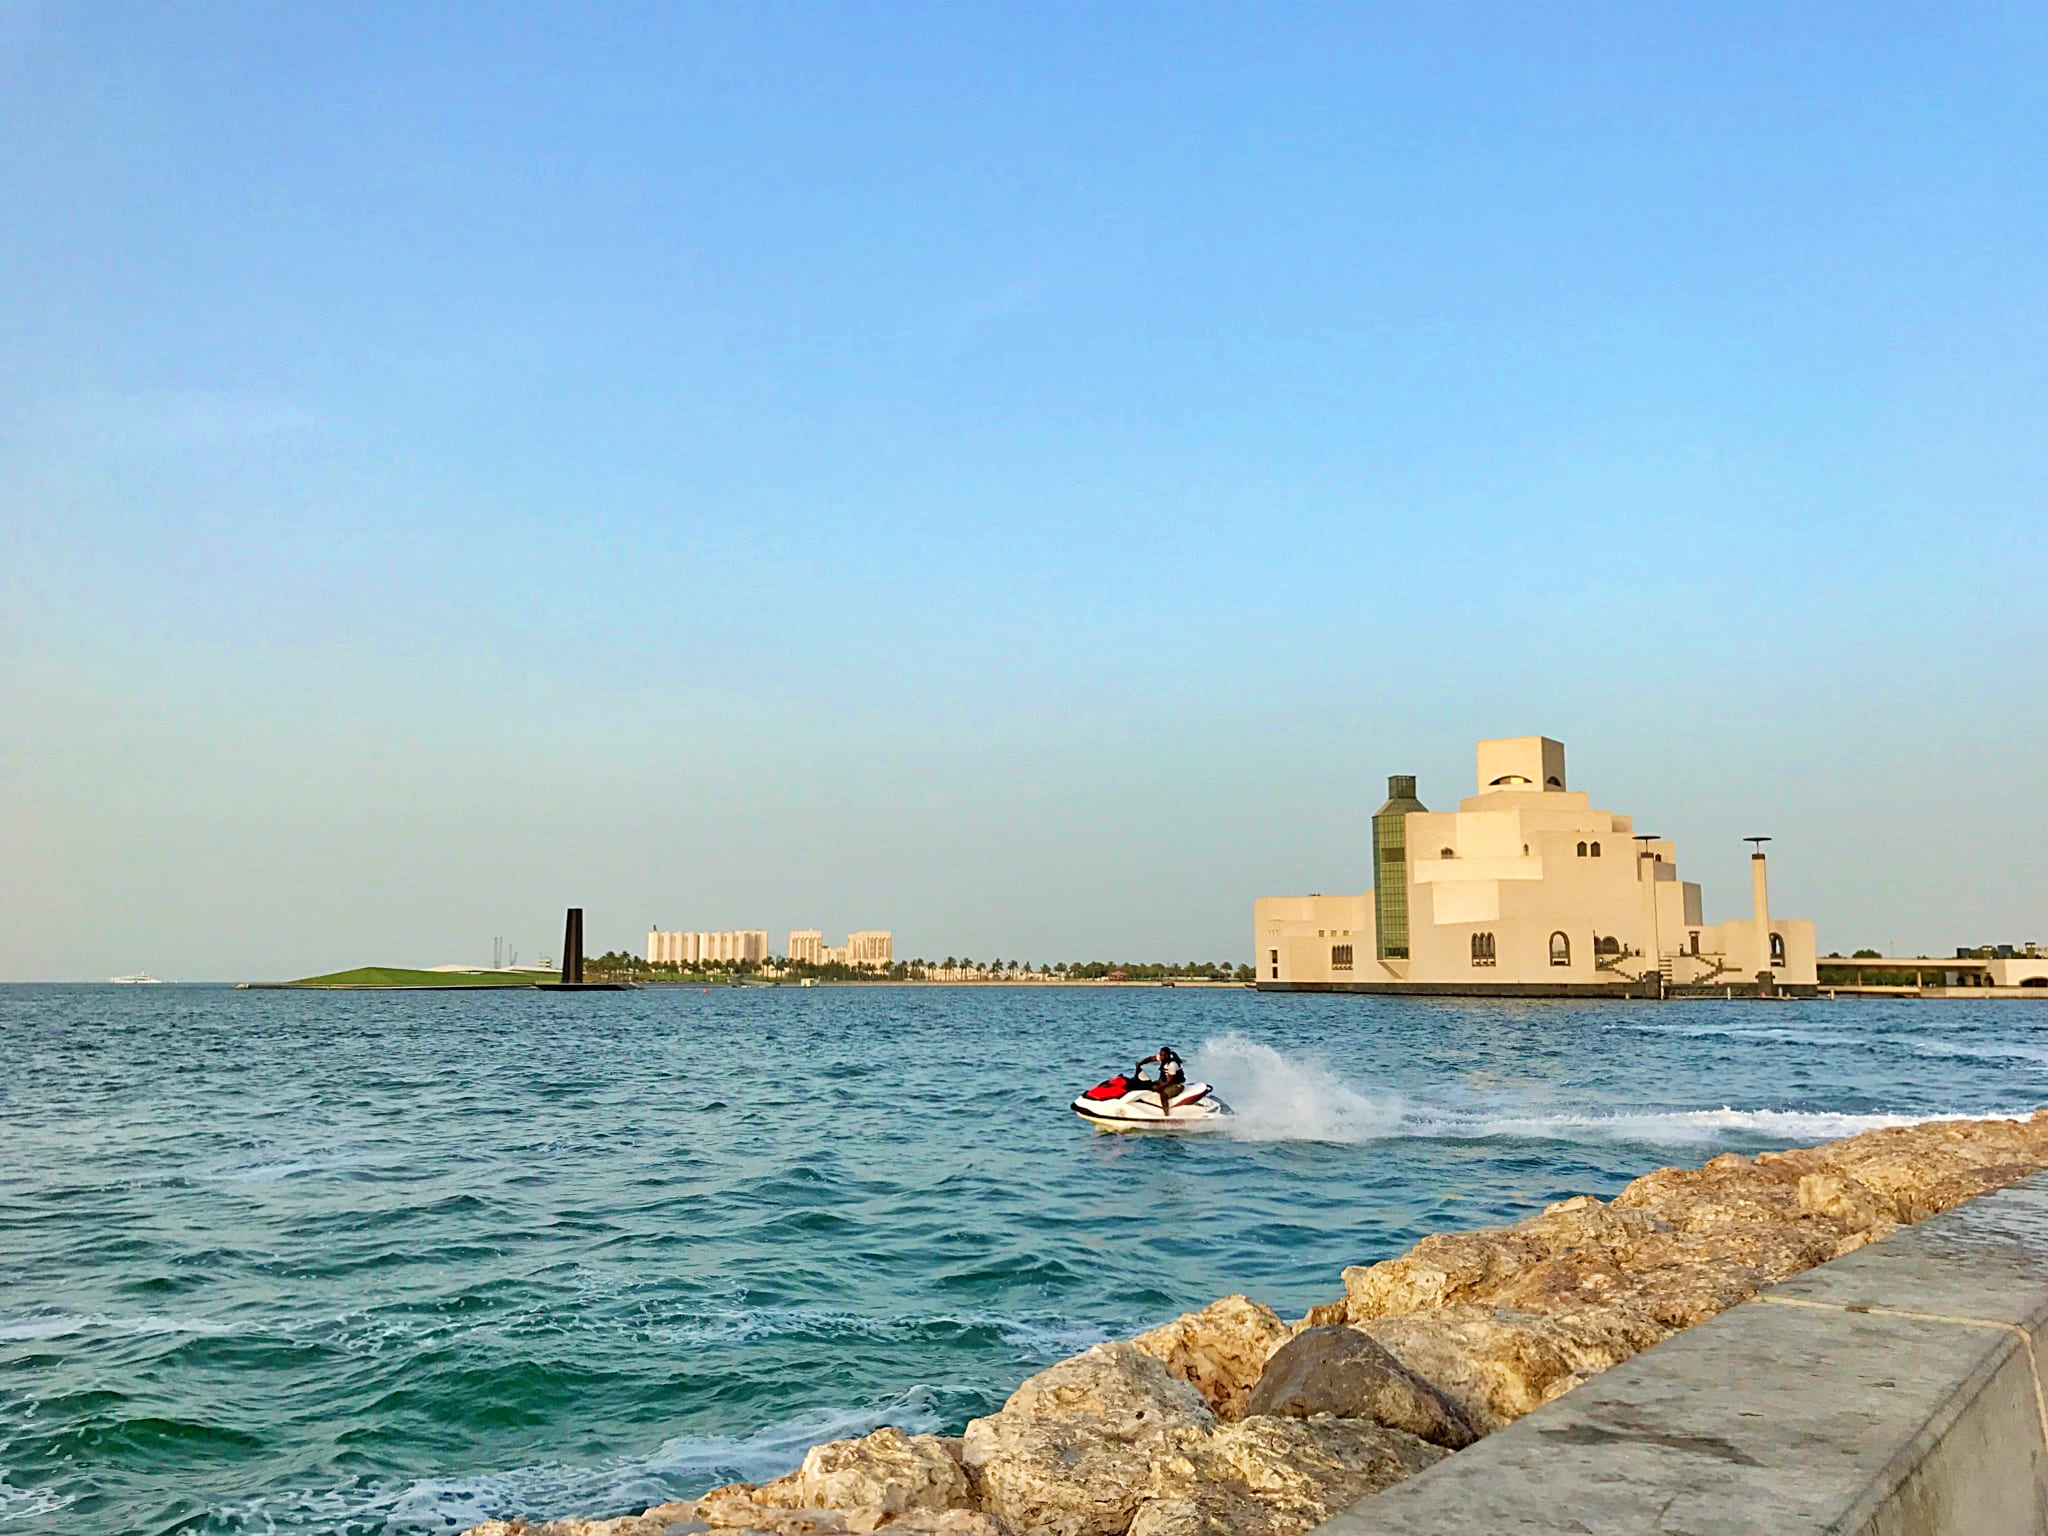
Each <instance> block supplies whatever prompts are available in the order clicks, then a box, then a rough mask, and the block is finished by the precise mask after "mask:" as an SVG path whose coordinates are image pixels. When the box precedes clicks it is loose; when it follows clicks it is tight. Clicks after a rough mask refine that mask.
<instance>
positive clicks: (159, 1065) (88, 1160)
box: [0, 986, 2048, 1536]
mask: <svg viewBox="0 0 2048 1536" xmlns="http://www.w3.org/2000/svg"><path fill="white" fill-rule="evenodd" d="M1162 1044H1170V1045H1173V1046H1174V1047H1175V1048H1176V1049H1178V1050H1179V1051H1180V1052H1181V1053H1182V1054H1183V1055H1184V1056H1185V1057H1186V1058H1187V1061H1188V1064H1189V1068H1190V1075H1191V1076H1194V1077H1198V1078H1201V1079H1205V1080H1207V1081H1209V1082H1211V1083H1213V1084H1214V1085H1215V1087H1216V1089H1217V1091H1218V1092H1219V1093H1220V1094H1221V1095H1222V1097H1223V1098H1224V1099H1225V1100H1226V1101H1228V1102H1229V1103H1230V1104H1231V1105H1232V1106H1233V1107H1234V1108H1235V1109H1236V1111H1237V1116H1236V1118H1235V1119H1234V1120H1233V1121H1232V1123H1231V1127H1230V1129H1229V1130H1228V1132H1226V1133H1218V1134H1212V1135H1207V1136H1203V1137H1199V1138H1197V1137H1187V1138H1180V1139H1172V1138H1163V1137H1138V1136H1122V1137H1120V1136H1111V1135H1105V1134H1102V1133H1100V1132H1097V1131H1095V1130H1093V1129H1091V1128H1090V1127H1089V1126H1088V1125H1086V1124H1085V1123H1083V1122H1082V1121H1081V1120H1079V1119H1078V1118H1077V1117H1075V1116H1074V1115H1073V1114H1071V1113H1069V1112H1068V1109H1067V1105H1068V1103H1069V1101H1070V1100H1071V1099H1072V1098H1073V1097H1074V1095H1075V1094H1076V1093H1077V1092H1079V1091H1080V1090H1081V1089H1083V1088H1086V1087H1088V1086H1089V1085H1091V1084H1093V1083H1095V1082H1097V1081H1099V1080H1100V1079H1102V1078H1104V1077H1106V1076H1108V1075H1109V1074H1110V1073H1111V1072H1113V1071H1116V1070H1120V1069H1123V1068H1126V1067H1128V1066H1129V1064H1130V1063H1131V1062H1132V1061H1134V1060H1135V1059H1136V1058H1137V1057H1139V1056H1141V1055H1146V1054H1149V1053H1150V1052H1152V1051H1153V1050H1155V1049H1156V1048H1157V1047H1159V1046H1160V1045H1162ZM0 1067H4V1070H0V1536H5V1533H11V1532H14V1531H23V1532H36V1533H38V1536H41V1533H51V1536H74V1533H75V1536H87V1533H91V1536H120V1533H129V1532H134V1533H169V1532H193V1533H199V1532H205V1533H250V1532H322V1533H337V1532H338V1533H349V1536H372V1533H376V1536H418V1533H430V1532H454V1531H457V1530H459V1529H461V1528H463V1527H465V1526H468V1525H470V1524H472V1523H474V1522H476V1521H479V1520H483V1519H486V1518H489V1517H492V1516H511V1515H528V1516H534V1517H546V1516H555V1515H562V1514H590V1515H596V1514H617V1513H621V1512H625V1511H629V1510H637V1509H639V1508H641V1507H643V1506H645V1505H648V1504H653V1503H657V1502H659V1501H661V1500H663V1499H670V1498H681V1497H689V1496H692V1495H694V1494H696V1493H699V1492H701V1491H702V1490H704V1489H705V1488H708V1487H710V1486H713V1485H715V1484H717V1483H721V1482H726V1481H730V1480H732V1479H735V1478H747V1479H762V1478H767V1477H771V1476H774V1475H776V1474H778V1473H781V1472H784V1471H787V1470H789V1469H790V1468H791V1467H793V1466H794V1465H795V1463H796V1462H797V1461H798V1459H800V1457H801V1455H802V1453H803V1451H804V1449H805V1447H807V1446H809V1445H810V1444H812V1443H813V1442H816V1441H820V1440H826V1439H833V1438H837V1437H841V1436H846V1435H854V1434H860V1433H863V1432H865V1431H867V1430H868V1429H870V1428H872V1427H874V1426H877V1425H880V1424H885V1423H888V1424H896V1425H899V1426H902V1427H904V1428H906V1429H912V1430H949V1431H957V1430H958V1429H959V1428H960V1427H961V1425H962V1424H963V1423H964V1422H965V1421H966V1420H967V1419H968V1418H970V1417H971V1416H974V1415H976V1414H982V1413H986V1412H988V1411H990V1410H991V1409H993V1408H994V1407H996V1406H997V1405H998V1404H1000V1403H1001V1402H1002V1400H1003V1398H1004V1397H1005V1396H1006V1395H1007V1394H1008V1393H1009V1391H1010V1390H1011V1389H1012V1388H1014V1387H1015V1386H1016V1385H1017V1383H1018V1382H1019V1381H1021V1380H1022V1379H1023V1378H1024V1377H1026V1376H1028V1375H1029V1374H1031V1373H1032V1372H1033V1371H1036V1370H1038V1369H1040V1368H1042V1367H1043V1366H1045V1365H1047V1364H1049V1363H1050V1362H1052V1361H1054V1360H1058V1359H1060V1358H1062V1357H1064V1356H1066V1355H1068V1354H1071V1353H1073V1352H1075V1351H1077V1350H1079V1349H1082V1348H1084V1347H1085V1346H1087V1345H1088V1344H1090V1343H1092V1342H1094V1341H1096V1340H1099V1339H1104V1338H1109V1337H1113V1336H1124V1335H1129V1334H1131V1333H1133V1332H1135V1331H1137V1330H1139V1329H1142V1328H1145V1327H1147V1326H1150V1325H1152V1324H1155V1323H1158V1322H1160V1321H1162V1320H1164V1319H1166V1318H1169V1317H1172V1316H1174V1315H1176V1314H1177V1313H1180V1312H1183V1311H1186V1310H1189V1309H1191V1308H1195V1307H1199V1306H1202V1305H1204V1304H1206V1303H1207V1302H1209V1301H1211V1300H1213V1299H1215V1298H1216V1297H1218V1296H1222V1295H1225V1294H1228V1293H1230V1292H1233V1291H1242V1292H1245V1293H1247V1294H1249V1295H1251V1296H1253V1297H1255V1298H1257V1299H1259V1300H1261V1301H1264V1302H1268V1303H1270V1304H1271V1305H1272V1306H1274V1307H1275V1308H1277V1309H1278V1310H1279V1311H1280V1312H1281V1313H1282V1314H1283V1315H1287V1316H1294V1315H1299V1314H1300V1313H1301V1312H1303V1311H1305V1310H1306V1309H1307V1308H1308V1307H1309V1306H1311V1305H1313V1304H1315V1303H1317V1302H1322V1301H1328V1300H1331V1299H1334V1298H1335V1297H1337V1296H1339V1295H1340V1294H1341V1293H1342V1282H1341V1281H1340V1279H1339V1271H1340V1270H1341V1269H1342V1268H1343V1267H1344V1266H1345V1265H1347V1264H1362V1263H1370V1262H1372V1261H1374V1260H1377V1259H1383V1258H1387V1257H1389V1256H1391V1255H1394V1254H1397V1253H1399V1252H1401V1251H1402V1250H1403V1249H1405V1248H1407V1247H1408V1246H1409V1245H1410V1244H1411V1243H1413V1242H1414V1241H1415V1240H1416V1239H1417V1238H1419V1237H1422V1236H1423V1235H1425V1234H1427V1233H1430V1232H1437V1231H1444V1230H1448V1229H1455V1228H1463V1227H1473V1226H1480V1225H1485V1224H1488V1223H1496V1222H1505V1221H1512V1220H1515V1219H1516V1218H1518V1217H1521V1216H1525V1215H1528V1214H1530V1213H1532V1212H1535V1211H1537V1210H1539V1209H1541V1208H1542V1207H1543V1206H1544V1205H1545V1204H1547V1203H1549V1202H1550V1201H1553V1200H1558V1199H1562V1198H1564V1197H1566V1196H1569V1195H1574V1194H1581V1193H1591V1194H1596V1195H1602V1196H1606V1195H1612V1194H1613V1193H1614V1192H1616V1191H1617V1190H1619V1189H1620V1188H1621V1187H1622V1185H1624V1184H1625V1183H1627V1182H1628V1181H1629V1180H1630V1179H1632V1178H1634V1177H1635V1176H1637V1175H1638V1174H1641V1173H1643V1172H1645V1171H1647V1170H1649V1169H1651V1168H1655V1167H1658V1166H1660V1165H1664V1164H1669V1163H1684V1164H1697V1163H1699V1162H1701V1161H1704V1160H1705V1159H1706V1158H1709V1157H1712V1156H1713V1155H1715V1154H1716V1153H1720V1152H1727V1151H1745V1152H1747V1151H1759V1150H1763V1149H1765V1148H1774V1147H1785V1146H1791V1145H1797V1144H1802V1143H1811V1142H1816V1141H1822V1140H1827V1139H1831V1138H1834V1137H1840V1136H1847V1135H1851V1134H1854V1133H1855V1132H1858V1131H1862V1130H1867V1129H1870V1128H1872V1127H1876V1126H1887V1125H1901V1124H1905V1123H1908V1122H1912V1121H1918V1120H1923V1119H1928V1118H1933V1117H1937V1116H1945V1115H1987V1114H2012V1113H2024V1112H2027V1111H2030V1110H2032V1109H2034V1108H2035V1107H2037V1106H2039V1105H2042V1104H2048V1000H2044V1001H2043V1003H2035V1002H2032V1001H2030V1000H2027V1001H2020V1000H1996V1001H1985V1002H1979V1003H1970V1002H1949V1001H1943V1002H1922V1001H1910V1000H1896V1001H1895V1000H1885V999H1858V1000H1853V1001H1852V1000H1847V999H1843V1000H1836V1001H1830V1000H1816V1001H1811V1002H1781V1003H1758V1002H1741V1001H1736V1002H1722V1001H1697V1002H1671V1003H1663V1004H1657V1003H1647V1002H1633V1003H1614V1002H1599V1003H1592V1002H1588V1003H1563V1002H1466V1001H1448V1000H1422V999H1392V998H1363V997H1343V996H1306V995H1272V994H1258V993H1254V992H1250V991H1246V990H1241V989H1213V990H1212V989H1196V988H1187V987H1180V988H1096V989H1082V988H1072V989H1062V988H1038V987H1026V986H1014V987H1008V986H1006V987H979V988H977V987H889V986H860V987H821V988H816V989H804V990H798V989H793V988H791V989H782V988H740V989H734V988H714V989H710V990H701V989H697V988H663V989H658V990H656V989H649V990H645V991H638V992H615V993H588V994H580V995H563V994H549V993H544V992H528V991H516V992H508V991H495V992H456V993H439V994H437V993H418V992H388V993H372V992H359V993H307V992H263V991H236V990H233V989H231V988H226V987H201V986H160V987H87V986H50V987H40V986H10V987H0Z"/></svg>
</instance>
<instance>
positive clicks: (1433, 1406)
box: [1245, 1327, 1479, 1451]
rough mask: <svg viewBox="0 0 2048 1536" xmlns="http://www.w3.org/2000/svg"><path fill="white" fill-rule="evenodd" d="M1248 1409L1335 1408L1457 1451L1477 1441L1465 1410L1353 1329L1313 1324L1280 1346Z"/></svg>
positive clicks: (1294, 1414)
mask: <svg viewBox="0 0 2048 1536" xmlns="http://www.w3.org/2000/svg"><path fill="white" fill-rule="evenodd" d="M1245 1412H1246V1413H1247V1414H1256V1415H1260V1416H1262V1417H1277V1418H1293V1419H1307V1418H1313V1417H1315V1416H1316V1415H1317V1414H1335V1415H1337V1416H1338V1417H1339V1418H1344V1419H1367V1420H1370V1421H1371V1422H1373V1423H1375V1424H1383V1425H1385V1426H1387V1427H1388V1428H1389V1429H1400V1430H1406V1431H1407V1432H1408V1433H1409V1434H1412V1435H1417V1436H1420V1437H1421V1438H1422V1439H1424V1440H1427V1441H1429V1442H1430V1443H1431V1444H1433V1445H1442V1446H1447V1447H1449V1448H1450V1449H1451V1450H1454V1451H1455V1450H1459V1449H1462V1448H1463V1447H1465V1446H1468V1445H1470V1444H1471V1443H1472V1442H1473V1441H1474V1440H1476V1439H1478V1438H1479V1436H1478V1434H1477V1433H1476V1432H1475V1431H1474V1430H1473V1428H1472V1425H1471V1423H1470V1421H1468V1420H1467V1419H1466V1417H1465V1414H1464V1411H1463V1410H1462V1409H1460V1408H1459V1407H1458V1406H1457V1405H1456V1404H1455V1403H1453V1402H1451V1400H1450V1399H1449V1398H1447V1397H1445V1396H1444V1395H1443V1394H1442V1393H1441V1392H1439V1391H1437V1389H1436V1388H1435V1387H1433V1386H1431V1385H1430V1384H1429V1383H1428V1382H1426V1381H1424V1380H1423V1379H1422V1378H1421V1377H1419V1376H1417V1375H1416V1374H1415V1373H1414V1372H1413V1371H1411V1370H1409V1369H1408V1368H1407V1367H1406V1366H1404V1365H1402V1364H1401V1362H1400V1361H1398V1360H1396V1359H1395V1358H1394V1357H1393V1356H1392V1355H1391V1354H1389V1353H1388V1352H1387V1350H1386V1347H1385V1346H1384V1345H1382V1344H1380V1343H1379V1342H1378V1341H1377V1340H1376V1339H1374V1338H1372V1337H1371V1336H1370V1335H1369V1334H1364V1333H1360V1332H1359V1331H1358V1330H1357V1329H1356V1328H1348V1327H1324V1328H1310V1329H1308V1330H1306V1331H1305V1332H1302V1333H1298V1334H1296V1335H1295V1336H1294V1337H1293V1338H1292V1339H1290V1340H1288V1342H1287V1343H1285V1344H1283V1345H1281V1346H1280V1348H1279V1349H1278V1350H1276V1351H1275V1352H1274V1354H1273V1358H1272V1359H1270V1360H1268V1361H1267V1362H1266V1369H1265V1372H1264V1374H1262V1375H1261V1376H1260V1377H1259V1381H1258V1385H1257V1386H1255V1387H1254V1388H1253V1389H1252V1392H1251V1396H1250V1397H1249V1399H1247V1401H1246V1404H1245Z"/></svg>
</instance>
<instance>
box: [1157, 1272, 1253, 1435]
mask: <svg viewBox="0 0 2048 1536" xmlns="http://www.w3.org/2000/svg"><path fill="white" fill-rule="evenodd" d="M1287 1335H1288V1327H1287V1325H1286V1324H1285V1323H1283V1322H1281V1321H1280V1318H1279V1315H1278V1314H1277V1313H1275V1312H1274V1311H1273V1309H1272V1308H1271V1307H1267V1306H1262V1305H1260V1304H1259V1303H1258V1302H1256V1301H1253V1300H1251V1299H1250V1298H1249V1297H1246V1296H1226V1297H1224V1298H1223V1299H1222V1300H1221V1301H1212V1302H1211V1303H1209V1305H1208V1306H1206V1307H1204V1308H1202V1310H1201V1311H1199V1312H1190V1313H1188V1314H1186V1315H1185V1316H1183V1317H1177V1318H1175V1319H1174V1320H1173V1321H1172V1322H1170V1323H1164V1324H1162V1325H1161V1326H1159V1327H1157V1328H1154V1329H1151V1330H1150V1331H1148V1332H1145V1333H1141V1334H1139V1335H1138V1336H1137V1337H1136V1338H1135V1339H1133V1340H1131V1342H1132V1343H1133V1344H1135V1345H1136V1346H1137V1347H1138V1348H1139V1349H1141V1350H1143V1351H1144V1352H1145V1353H1146V1354H1148V1355H1150V1356H1152V1357H1153V1358H1154V1359H1155V1360H1157V1361H1159V1362H1160V1363H1161V1364H1162V1365H1164V1366H1165V1367H1166V1368H1167V1369H1168V1370H1169V1371H1171V1372H1173V1374H1174V1375H1176V1376H1178V1377H1179V1378H1180V1379H1181V1380H1182V1381H1184V1382H1186V1383H1188V1385H1189V1386H1191V1387H1193V1388H1194V1389H1195V1390H1196V1391H1197V1392H1199V1393H1201V1394H1202V1397H1203V1399H1204V1400H1205V1401H1206V1402H1207V1403H1208V1404H1209V1407H1210V1408H1211V1409H1212V1410H1213V1411H1214V1412H1215V1413H1216V1414H1217V1416H1218V1417H1220V1418H1225V1419H1234V1418H1236V1417H1238V1416H1239V1415H1240V1414H1242V1413H1243V1412H1244V1401H1245V1395H1246V1394H1247V1393H1248V1392H1250V1391H1251V1389H1252V1383H1254V1382H1256V1381H1257V1380H1258V1379H1259V1372H1260V1371H1261V1370H1262V1369H1264V1368H1265V1364H1266V1357H1267V1356H1269V1355H1271V1354H1272V1353H1273V1351H1274V1350H1276V1349H1278V1348H1279V1347H1280V1346H1281V1345H1282V1344H1284V1343H1285V1342H1286V1341H1287Z"/></svg>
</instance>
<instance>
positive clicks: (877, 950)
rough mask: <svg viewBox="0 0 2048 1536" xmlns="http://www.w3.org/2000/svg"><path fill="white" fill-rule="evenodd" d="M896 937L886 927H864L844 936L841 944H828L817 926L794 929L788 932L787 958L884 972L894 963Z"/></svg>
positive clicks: (806, 963)
mask: <svg viewBox="0 0 2048 1536" xmlns="http://www.w3.org/2000/svg"><path fill="white" fill-rule="evenodd" d="M895 946H896V938H895V935H894V934H892V933H890V931H889V930H888V929H886V928H864V929H862V930H861V931H860V932H858V933H852V934H848V935H847V939H846V942H845V943H844V944H827V943H826V942H825V935H824V934H823V933H821V932H820V931H819V930H818V929H816V928H795V929H791V930H790V935H789V958H790V960H791V961H792V962H796V963H801V964H805V965H846V966H857V967H859V968H861V969H863V970H871V971H885V970H887V969H888V968H889V967H890V966H891V965H893V964H895V962H896V949H895Z"/></svg>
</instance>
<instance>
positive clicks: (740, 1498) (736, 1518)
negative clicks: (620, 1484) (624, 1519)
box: [607, 1479, 884, 1536]
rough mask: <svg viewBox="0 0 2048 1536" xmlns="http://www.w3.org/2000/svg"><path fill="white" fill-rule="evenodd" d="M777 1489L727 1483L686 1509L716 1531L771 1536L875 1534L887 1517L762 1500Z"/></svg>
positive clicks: (772, 1497)
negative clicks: (863, 1516)
mask: <svg viewBox="0 0 2048 1536" xmlns="http://www.w3.org/2000/svg"><path fill="white" fill-rule="evenodd" d="M781 1481H786V1479H784V1480H781ZM773 1487H774V1484H770V1485H768V1488H757V1487H755V1486H754V1485H753V1484H752V1483H727V1484H726V1485H725V1486H724V1487H722V1488H714V1489H712V1490H711V1491H710V1492H709V1493H707V1494H705V1495H704V1497H702V1498H701V1499H699V1500H697V1502H696V1503H695V1504H694V1505H689V1506H686V1507H687V1508H689V1509H690V1511H691V1513H692V1514H693V1515H694V1516H695V1517H696V1519H698V1520H699V1521H701V1522H703V1523H704V1524H705V1525H708V1526H710V1527H712V1528H713V1529H714V1530H731V1531H763V1532H766V1533H768V1536H845V1533H847V1532H849V1531H854V1530H867V1531H872V1530H873V1529H875V1527H876V1526H878V1525H880V1524H881V1523H882V1520H883V1518H884V1516H883V1515H882V1513H881V1511H880V1510H876V1511H874V1513H873V1516H872V1518H870V1519H865V1520H864V1519H862V1518H861V1512H858V1511H846V1510H833V1509H802V1508H797V1507H795V1506H792V1505H788V1504H778V1503H776V1502H775V1495H773V1494H771V1495H770V1496H769V1497H768V1498H765V1499H764V1498H763V1497H762V1495H763V1494H766V1493H768V1492H769V1488H773ZM607 1536H609V1533H607ZM621 1536H639V1533H638V1532H628V1533H621Z"/></svg>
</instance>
